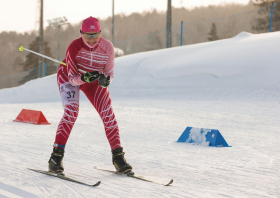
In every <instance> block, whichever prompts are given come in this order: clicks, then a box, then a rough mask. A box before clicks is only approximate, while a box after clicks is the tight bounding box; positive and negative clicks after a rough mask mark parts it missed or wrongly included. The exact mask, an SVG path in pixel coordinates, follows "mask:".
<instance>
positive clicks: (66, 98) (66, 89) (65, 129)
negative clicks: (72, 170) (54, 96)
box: [55, 66, 79, 145]
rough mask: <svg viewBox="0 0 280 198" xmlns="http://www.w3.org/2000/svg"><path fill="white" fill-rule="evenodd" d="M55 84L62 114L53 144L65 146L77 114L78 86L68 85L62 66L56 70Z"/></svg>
mask: <svg viewBox="0 0 280 198" xmlns="http://www.w3.org/2000/svg"><path fill="white" fill-rule="evenodd" d="M57 84H58V87H59V91H60V96H61V99H62V105H63V108H64V114H63V117H62V119H61V121H60V123H59V125H58V128H57V132H56V138H55V142H56V143H59V144H60V145H65V144H66V142H67V140H68V138H69V136H70V133H71V131H72V128H73V126H74V124H75V121H76V120H77V117H78V113H79V86H76V87H74V86H72V85H71V84H70V83H69V81H68V77H67V73H66V72H65V68H64V66H60V67H59V69H58V72H57Z"/></svg>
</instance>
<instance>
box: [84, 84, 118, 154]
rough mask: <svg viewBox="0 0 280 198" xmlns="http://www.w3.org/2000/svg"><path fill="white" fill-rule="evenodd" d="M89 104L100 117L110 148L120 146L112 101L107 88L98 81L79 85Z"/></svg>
mask: <svg viewBox="0 0 280 198" xmlns="http://www.w3.org/2000/svg"><path fill="white" fill-rule="evenodd" d="M80 89H81V90H82V91H83V92H84V93H85V95H86V97H87V98H88V99H89V101H90V102H91V104H92V105H93V106H94V108H95V109H96V111H97V112H98V114H99V116H100V117H101V119H102V121H103V124H104V128H105V133H106V136H107V139H108V141H109V144H110V146H111V149H112V150H114V149H116V148H120V147H121V142H120V135H119V126H118V123H117V120H116V118H115V114H114V111H113V108H112V101H111V97H110V94H109V90H108V88H103V87H101V86H99V84H98V82H97V81H95V82H94V83H86V84H83V85H81V86H80Z"/></svg>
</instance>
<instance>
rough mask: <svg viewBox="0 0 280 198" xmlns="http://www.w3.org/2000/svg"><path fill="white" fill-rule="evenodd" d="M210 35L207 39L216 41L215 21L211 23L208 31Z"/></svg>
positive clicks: (217, 38)
mask: <svg viewBox="0 0 280 198" xmlns="http://www.w3.org/2000/svg"><path fill="white" fill-rule="evenodd" d="M208 34H209V36H210V37H208V41H216V40H219V37H218V35H217V27H216V24H215V23H212V25H211V29H210V32H209V33H208Z"/></svg>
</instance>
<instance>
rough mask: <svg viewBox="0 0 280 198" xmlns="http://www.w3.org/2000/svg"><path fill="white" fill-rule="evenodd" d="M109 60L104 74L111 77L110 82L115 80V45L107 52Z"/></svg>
mask: <svg viewBox="0 0 280 198" xmlns="http://www.w3.org/2000/svg"><path fill="white" fill-rule="evenodd" d="M107 54H108V56H109V59H108V61H107V64H106V65H105V67H104V74H105V75H106V76H110V82H112V81H113V79H114V67H115V51H114V46H113V44H111V45H110V47H109V48H108V52H107Z"/></svg>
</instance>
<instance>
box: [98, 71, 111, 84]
mask: <svg viewBox="0 0 280 198" xmlns="http://www.w3.org/2000/svg"><path fill="white" fill-rule="evenodd" d="M98 84H99V85H100V86H101V87H109V84H110V76H107V77H106V76H105V75H104V74H100V76H99V78H98Z"/></svg>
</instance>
